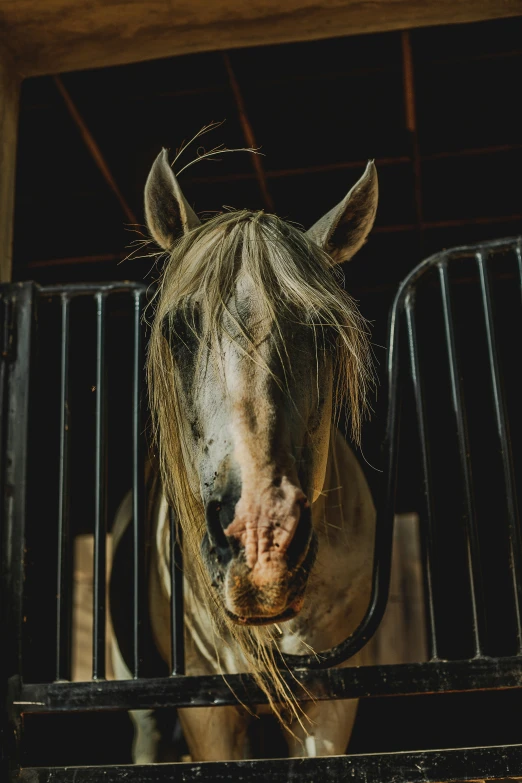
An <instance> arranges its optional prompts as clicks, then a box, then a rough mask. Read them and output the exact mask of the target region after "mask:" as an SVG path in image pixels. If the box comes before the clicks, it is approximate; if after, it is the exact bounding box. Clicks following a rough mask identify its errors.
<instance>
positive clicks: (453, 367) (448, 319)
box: [438, 262, 484, 656]
mask: <svg viewBox="0 0 522 783" xmlns="http://www.w3.org/2000/svg"><path fill="white" fill-rule="evenodd" d="M438 269H439V279H440V287H441V294H442V309H443V313H444V328H445V337H446V347H447V351H448V363H449V371H450V384H451V399H452V403H453V413H454V415H455V425H456V430H457V440H458V448H459V457H460V464H461V470H462V481H463V487H464V500H465V514H464V517H465V527H466V537H467V559H468V571H469V577H470V580H469V581H470V596H471V612H472V624H473V643H474V652H475V655H476V656H479V655H482V640H483V639H484V599H483V589H482V575H481V568H480V551H479V541H478V535H477V529H476V517H475V508H474V499H473V487H472V480H471V461H470V453H469V441H468V431H467V422H466V412H465V407H464V400H463V395H462V388H461V380H460V371H459V363H458V354H457V344H456V337H455V324H454V321H453V310H452V305H451V291H450V283H449V277H448V269H447V265H446V263H445V262H441V263H439V264H438Z"/></svg>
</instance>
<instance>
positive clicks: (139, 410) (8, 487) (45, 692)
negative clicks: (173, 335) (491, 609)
mask: <svg viewBox="0 0 522 783" xmlns="http://www.w3.org/2000/svg"><path fill="white" fill-rule="evenodd" d="M505 250H508V251H511V252H513V253H514V254H515V255H516V258H517V260H518V265H519V269H520V275H521V283H522V239H520V238H515V239H506V240H501V241H496V242H489V243H482V244H481V245H478V246H473V247H463V248H457V249H454V250H451V251H446V252H444V253H441V254H438V255H436V256H433V257H431V258H429V259H427V260H426V261H424V262H423V263H422V264H420V265H419V266H418V267H417V268H416V269H415V270H414V271H413V272H412V273H411V274H410V275H409V276H408V277H407V278H406V280H405V281H404V282H403V284H402V285H401V287H400V289H399V291H398V293H397V296H396V299H395V302H394V304H393V307H392V311H391V315H390V327H389V344H388V357H387V386H388V389H387V392H388V413H387V422H386V436H385V441H384V476H383V490H382V494H381V497H380V499H379V503H378V525H377V532H376V541H375V558H374V571H373V585H372V595H371V601H370V605H369V607H368V610H367V612H366V615H365V617H364V619H363V621H362V622H361V624H360V626H359V628H357V629H356V631H355V632H354V633H353V634H352V635H351V636H350V637H349V638H348V639H346V640H345V641H344V642H342V643H341V644H339V645H338V646H337V647H335V648H332V649H331V650H328V651H326V652H324V653H321V655H320V656H319V658H318V659H317V658H315V657H313V656H285V661H284V663H285V665H286V666H290V667H292V669H293V671H292V672H291V673H285V674H284V676H285V677H286V678H287V680H288V684H289V686H290V687H291V688H293V690H294V692H295V693H296V696H297V698H299V699H301V700H303V701H306V700H308V699H310V698H311V697H313V698H315V699H318V700H326V699H342V698H354V697H371V696H379V695H397V694H414V693H432V692H433V693H435V692H439V693H440V692H445V691H467V690H476V689H495V688H521V687H522V654H520V653H521V645H522V628H521V617H520V616H521V605H520V601H521V598H522V573H521V569H522V544H521V540H520V526H519V518H518V509H517V504H516V494H515V489H514V478H513V461H512V457H511V452H510V439H509V426H508V417H507V412H506V407H505V403H504V397H503V388H502V378H501V373H500V370H499V363H498V356H497V345H496V335H495V324H494V314H493V306H492V293H491V287H490V284H489V274H488V269H487V265H488V263H489V262H490V260H491V257H492V256H494V254H495V253H497V252H501V251H505ZM462 257H465V258H475V260H476V263H477V268H478V272H479V278H480V285H481V294H482V303H483V315H484V323H485V327H486V335H487V346H486V350H487V352H488V361H489V368H490V376H491V389H492V396H493V401H494V409H495V417H496V418H495V421H496V427H497V433H498V443H499V448H500V450H501V454H502V460H503V462H502V464H503V470H504V481H505V489H506V494H507V499H508V519H507V524H508V527H509V543H510V557H511V569H512V585H513V593H514V598H515V608H516V623H517V628H516V635H517V642H518V647H517V649H518V653H519V654H518V655H516V656H514V657H505V658H496V659H491V658H488V657H486V656H485V655H484V654H483V649H484V648H483V640H484V634H485V630H484V627H485V620H484V613H485V608H484V597H483V590H482V574H481V568H480V563H481V558H480V553H479V551H478V538H479V537H478V534H477V529H476V519H475V510H474V498H473V483H472V476H471V467H470V459H469V447H468V435H467V424H466V407H465V401H464V396H463V393H462V388H461V378H460V373H461V370H460V362H459V355H458V348H457V341H456V337H455V325H454V313H453V305H452V292H451V289H452V285H451V280H450V276H449V274H448V270H449V266H450V264H451V263H452V261H453V260H454V259H458V258H462ZM432 269H435V270H436V271H437V272H438V280H439V285H440V292H441V297H442V312H443V318H444V334H443V335H442V337H443V338H444V340H445V343H446V348H447V360H448V368H449V376H450V382H451V396H452V401H453V414H454V422H455V433H456V439H457V444H458V448H459V454H460V465H461V472H462V476H461V480H462V486H463V496H464V498H465V513H464V522H465V529H466V534H467V544H468V567H469V581H470V592H471V599H472V600H471V604H472V607H471V609H472V615H473V616H472V627H473V636H474V654H475V657H474V658H472V659H470V660H464V661H442V660H440V659H439V657H438V656H439V648H438V640H437V627H436V612H435V597H434V587H433V569H434V567H435V558H436V553H435V545H434V540H435V528H436V519H435V517H434V511H433V487H432V480H431V465H430V459H431V456H430V443H429V437H428V429H427V425H426V418H427V412H426V407H425V404H424V391H423V381H422V373H421V363H420V361H419V356H420V351H421V348H420V347H419V340H418V335H417V327H416V310H415V307H416V291H417V286H418V284H419V282H420V281H421V279H422V278H423V276H424V275H425V274H426V273H427V272H429V271H430V270H432ZM113 294H118V295H126V296H129V297H130V298H131V299H132V301H133V303H134V320H133V338H132V339H133V340H134V342H133V345H134V364H133V381H132V392H131V393H132V424H131V426H132V449H133V461H132V464H133V469H132V489H133V553H134V554H133V569H132V570H133V588H132V597H131V600H132V605H133V618H134V634H133V640H132V675H133V677H134V679H133V680H128V681H104V680H103V678H104V676H105V661H104V657H105V622H106V618H105V568H106V553H105V532H106V529H107V513H106V496H107V495H106V493H107V456H108V455H107V407H106V405H107V381H106V366H105V363H106V359H105V341H106V306H107V302H108V300H109V298H110V297H111V296H112V295H113ZM43 296H45V297H56V298H57V299H59V300H60V301H61V308H62V310H61V315H62V344H61V386H60V389H61V400H60V404H61V412H62V418H61V423H60V426H61V432H60V472H59V475H60V480H59V487H58V492H59V500H60V503H59V519H58V573H57V575H56V580H57V582H56V583H57V589H58V597H57V603H56V613H57V619H58V629H57V635H56V666H55V670H56V679H57V681H56V682H54V683H30V682H25V681H24V677H23V675H24V672H23V671H22V668H21V661H22V658H21V620H22V613H23V609H22V600H23V577H24V557H23V548H24V524H25V461H26V452H27V437H28V431H27V415H28V414H27V411H28V397H29V382H30V366H31V353H30V347H31V324H32V319H33V307H34V300H35V299H37V298H38V297H43ZM77 297H90V298H92V299H93V301H94V303H95V306H96V323H97V329H96V346H97V353H96V486H95V492H96V503H95V545H94V552H95V566H94V568H95V580H94V587H95V598H94V631H93V681H92V682H84V683H70V682H64V681H63V680H64V679H66V678H67V677H68V675H69V669H68V667H69V656H68V652H67V644H68V638H67V637H68V636H69V628H68V626H67V623H66V621H65V620H64V618H66V616H67V600H66V599H67V596H66V595H65V584H66V579H65V577H64V574H65V573H66V572H65V570H64V569H65V567H66V563H65V560H66V559H67V553H68V552H69V548H68V547H69V544H68V505H69V482H68V438H69V434H68V433H69V420H68V417H69V405H68V379H67V378H68V357H69V342H68V325H69V312H70V303H71V302H72V301H73V300H74V299H75V298H77ZM145 299H146V290H145V288H144V287H143V286H141V285H139V284H134V283H128V284H127V283H114V284H101V285H94V284H86V285H70V286H47V287H38V286H34V285H32V284H23V285H13V286H4V287H3V289H2V300H1V301H2V309H3V312H2V319H1V322H2V324H3V332H4V340H3V345H4V352H3V356H2V361H1V363H0V402H1V405H2V408H1V411H2V421H1V430H0V432H1V444H0V445H1V449H0V460H1V463H0V468H1V470H0V481H1V482H2V483H1V486H2V490H3V492H2V497H3V504H2V536H3V538H2V543H3V551H2V566H3V575H4V576H3V582H2V615H1V622H2V631H4V630H5V631H6V632H7V634H8V635H6V636H5V638H9V644H8V648H7V656H6V652H5V650H3V651H2V652H3V655H4V658H3V659H2V671H1V672H0V674H1V677H2V687H4V686H5V683H6V680H7V678H10V687H9V695H8V707H9V713H10V716H11V720H12V725H13V727H14V728H15V735H16V736H19V734H18V732H17V727H18V720H19V717H20V715H21V714H22V713H24V712H74V711H98V710H114V709H124V710H125V709H136V708H142V709H155V708H165V707H194V706H221V705H225V704H235V703H237V699H239V700H240V701H242V702H244V703H250V704H256V703H261V702H264V701H265V700H266V699H265V696H264V694H262V693H261V692H260V691H259V690H258V689H257V688H256V686H255V685H254V683H253V681H252V680H251V678H250V677H249V676H247V675H234V676H230V677H227V678H226V681H225V680H224V679H223V678H222V677H221V676H200V677H194V676H186V675H185V674H184V645H183V592H182V590H183V575H182V568H181V549H182V542H181V541H180V538H179V531H178V532H177V533H176V524H175V520H174V517H173V515H171V582H172V605H171V620H172V634H171V635H172V666H171V676H170V677H169V678H159V679H157V678H156V679H154V678H148V679H147V678H144V677H143V676H142V675H141V662H142V651H141V641H140V625H141V619H142V617H143V612H144V611H145V600H146V599H144V594H145V588H146V580H145V573H144V569H143V559H142V558H141V557H140V552H141V551H142V550H143V547H144V544H145V540H144V533H145V492H144V483H143V478H144V454H145V443H144V434H143V433H144V409H143V405H144V403H143V394H144V390H143V388H142V369H143V364H144V333H143V323H142V313H143V307H144V303H145ZM402 330H404V333H405V334H406V338H407V343H408V355H409V375H408V374H407V373H406V374H405V373H403V368H402V366H401V352H400V345H401V337H400V335H401V332H402ZM403 375H404V377H403ZM406 382H408V383H410V384H411V386H412V389H413V398H414V402H415V410H416V421H417V430H418V437H419V442H420V448H421V460H422V475H423V482H424V501H425V508H424V514H423V518H422V525H423V527H422V533H423V542H424V555H423V565H424V577H425V585H426V595H427V619H428V630H429V642H430V661H429V662H427V663H419V664H404V665H400V666H375V667H360V668H342V669H338V668H332V667H333V666H334V665H335V664H338V663H340V662H342V661H344V660H347V659H348V658H350V657H351V656H353V655H354V654H355V653H356V652H357V651H358V650H360V649H361V648H362V647H363V645H364V644H366V642H367V641H368V640H369V639H370V638H371V637H372V635H373V634H374V633H375V631H376V629H377V628H378V625H379V623H380V621H381V619H382V616H383V613H384V610H385V608H386V603H387V596H388V587H389V578H390V565H391V546H392V535H393V518H394V510H395V505H394V501H395V494H396V479H397V467H398V437H399V412H400V406H401V389H402V386H403V384H404V383H406ZM58 680H60V681H58ZM2 695H3V694H2ZM10 757H11V761H12V762H14V764H15V767H16V751H12V752H11V751H10ZM143 772H146V777H147V779H148V780H151V781H155V780H157V781H161V780H167V779H169V780H187V781H188V780H194V779H196V777H197V779H198V780H199V779H201V780H219V779H225V776H226V779H227V780H228V779H229V780H243V779H245V780H246V779H248V780H267V779H270V780H287V779H289V777H288V776H289V775H290V777H292V776H293V775H294V774H295V775H296V776H298V778H299V780H314V781H315V780H317V779H318V777H319V776H322V777H323V778H324V779H325V780H334V779H335V780H337V779H339V778H340V776H356V777H359V776H361V777H364V778H365V779H373V780H377V779H378V780H379V781H386V780H390V781H395V780H397V779H399V778H400V779H401V780H405V781H408V782H409V783H415V781H417V780H419V781H420V780H421V779H422V780H423V781H436V780H466V779H469V778H480V779H488V778H492V779H493V778H501V777H509V776H510V775H513V776H522V750H521V746H512V747H511V748H507V749H502V752H501V751H500V750H499V749H496V748H480V749H471V750H469V749H468V750H457V751H440V752H439V751H437V752H430V753H412V754H379V755H377V756H372V757H369V756H358V757H349V756H348V757H339V758H337V759H308V760H299V761H298V760H292V761H273V762H241V763H235V764H213V765H196V764H193V765H186V764H185V765H182V764H180V765H176V766H175V767H171V766H168V765H167V766H164V765H158V766H154V767H153V768H152V767H151V768H148V767H147V768H146V769H145V770H141V771H137V770H136V769H133V768H110V767H107V768H103V769H102V768H83V769H68V770H64V769H60V768H56V769H53V770H46V769H31V770H29V769H28V770H23V771H22V772H21V774H20V776H17V775H16V773H15V774H14V776H13V777H12V779H13V780H15V779H21V780H33V781H37V780H48V779H53V780H56V781H64V783H65V782H66V781H69V780H73V779H74V780H76V781H81V780H83V781H92V780H99V779H103V780H107V781H110V780H116V779H121V778H122V777H123V776H125V778H126V779H128V780H133V779H136V780H138V779H142V774H143ZM267 776H269V777H267Z"/></svg>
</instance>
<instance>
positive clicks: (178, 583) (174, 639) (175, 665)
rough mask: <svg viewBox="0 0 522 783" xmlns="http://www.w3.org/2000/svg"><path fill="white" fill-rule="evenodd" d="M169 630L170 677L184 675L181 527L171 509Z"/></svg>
mask: <svg viewBox="0 0 522 783" xmlns="http://www.w3.org/2000/svg"><path fill="white" fill-rule="evenodd" d="M169 522H170V583H171V586H172V593H171V597H170V628H171V656H172V661H171V668H170V672H171V674H172V676H176V675H180V674H185V634H184V622H183V560H182V546H183V542H182V531H181V525H178V524H176V517H175V514H174V511H173V509H170V520H169Z"/></svg>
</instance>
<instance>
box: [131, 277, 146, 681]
mask: <svg viewBox="0 0 522 783" xmlns="http://www.w3.org/2000/svg"><path fill="white" fill-rule="evenodd" d="M143 297H144V291H141V290H137V291H135V292H134V294H133V299H134V324H133V328H134V357H133V359H134V362H133V368H132V535H133V583H132V584H133V640H132V642H133V643H132V674H133V676H134V677H139V668H140V652H141V651H140V628H141V616H142V612H143V611H144V608H145V607H144V606H143V603H144V602H143V599H142V595H143V594H144V592H145V591H146V584H145V578H144V546H145V541H144V532H145V491H144V481H145V459H144V454H145V444H144V438H143V366H144V361H145V349H144V339H143V337H144V336H143V326H142V311H143Z"/></svg>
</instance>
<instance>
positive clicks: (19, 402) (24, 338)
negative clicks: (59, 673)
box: [0, 283, 34, 678]
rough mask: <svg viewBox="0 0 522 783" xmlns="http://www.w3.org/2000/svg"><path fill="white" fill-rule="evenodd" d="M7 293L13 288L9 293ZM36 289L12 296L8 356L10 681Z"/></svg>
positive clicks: (16, 289)
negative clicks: (34, 295)
mask: <svg viewBox="0 0 522 783" xmlns="http://www.w3.org/2000/svg"><path fill="white" fill-rule="evenodd" d="M6 288H7V287H6ZM33 294H34V287H33V284H32V283H18V284H16V285H13V286H11V287H10V290H8V291H6V294H5V301H6V304H7V305H8V306H9V308H10V310H11V312H10V317H9V319H8V322H7V323H6V326H7V329H8V335H7V338H8V340H7V341H8V343H9V344H10V345H9V351H8V355H7V356H6V357H4V362H6V364H5V367H4V384H5V387H4V393H5V396H6V399H5V401H4V411H3V413H4V416H5V420H4V428H5V434H4V435H3V439H4V443H3V445H4V447H5V453H4V455H3V476H2V478H3V489H4V494H3V495H2V498H1V504H2V505H1V522H2V530H1V534H2V541H1V544H0V553H1V556H2V561H1V568H0V570H1V573H0V579H1V588H2V599H3V601H2V603H3V606H2V625H3V628H2V629H1V630H2V634H1V639H2V642H1V645H2V647H3V651H2V652H3V664H4V665H5V667H6V670H5V671H4V672H3V673H2V676H4V677H6V678H7V677H11V676H14V675H21V674H22V621H23V584H24V550H25V523H26V509H27V456H28V445H29V442H28V433H29V396H30V383H31V349H32V342H33V340H32V337H33V304H34V297H33Z"/></svg>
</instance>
